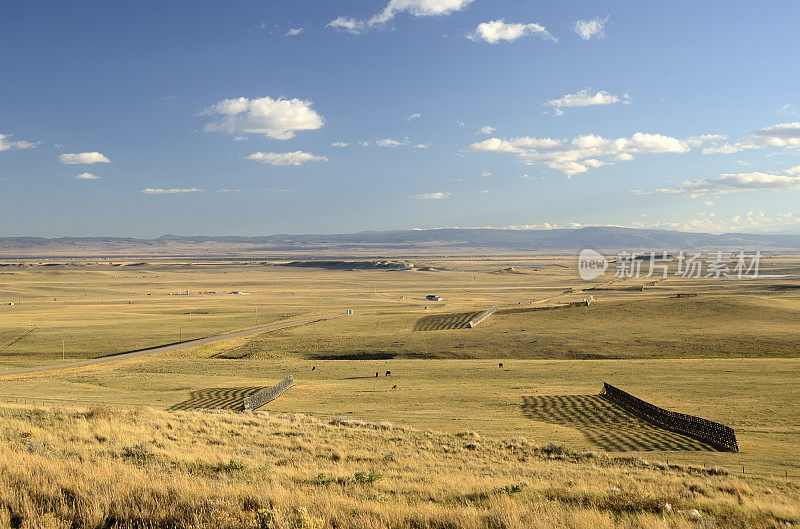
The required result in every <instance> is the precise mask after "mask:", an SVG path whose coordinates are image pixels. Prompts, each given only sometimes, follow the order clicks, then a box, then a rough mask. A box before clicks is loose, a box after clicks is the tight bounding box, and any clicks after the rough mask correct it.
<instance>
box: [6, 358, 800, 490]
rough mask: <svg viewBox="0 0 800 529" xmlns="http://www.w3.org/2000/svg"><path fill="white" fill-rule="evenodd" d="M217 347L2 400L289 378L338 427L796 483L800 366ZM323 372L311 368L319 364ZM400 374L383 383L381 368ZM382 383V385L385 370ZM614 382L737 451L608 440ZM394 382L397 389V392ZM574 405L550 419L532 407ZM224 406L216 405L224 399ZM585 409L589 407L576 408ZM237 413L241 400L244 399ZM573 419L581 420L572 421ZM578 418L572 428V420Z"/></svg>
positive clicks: (178, 397)
mask: <svg viewBox="0 0 800 529" xmlns="http://www.w3.org/2000/svg"><path fill="white" fill-rule="evenodd" d="M215 350H216V347H215V346H208V347H207V348H205V350H204V349H203V348H195V349H190V350H185V351H181V352H175V353H168V354H167V355H165V356H159V357H154V358H150V359H147V358H139V359H135V360H131V361H126V362H125V363H123V364H120V365H119V366H116V367H114V366H112V365H106V366H104V367H102V368H101V367H96V368H92V369H90V370H87V369H82V370H74V371H73V372H59V373H58V374H54V375H50V376H44V375H38V376H35V377H33V376H29V377H25V378H22V377H17V378H14V379H9V378H8V377H7V378H6V379H5V380H3V384H2V387H0V400H6V401H12V402H18V403H20V404H25V403H27V404H29V405H30V404H33V403H36V404H69V403H73V402H74V403H80V404H83V405H92V404H104V403H113V404H117V405H126V406H153V407H156V408H161V409H167V408H171V407H173V406H176V405H181V404H185V403H186V401H188V400H191V399H193V398H194V397H198V396H200V397H206V398H207V399H208V398H209V397H210V399H208V400H206V399H204V400H205V405H208V406H215V405H216V406H219V407H222V408H226V407H227V408H231V407H235V405H234V400H233V399H232V397H238V398H239V399H241V397H243V396H244V394H245V393H246V392H247V391H254V390H255V389H256V388H262V387H265V386H270V385H272V384H275V383H276V382H278V381H279V380H280V379H282V378H283V377H285V376H287V375H290V374H291V375H293V376H294V378H295V384H296V385H295V387H293V388H291V389H290V390H289V391H288V392H287V393H285V394H284V395H283V396H282V397H280V398H279V399H277V400H275V401H273V402H271V403H270V404H268V405H267V406H265V407H264V409H265V410H268V411H275V412H286V413H303V414H309V415H315V416H318V417H322V418H326V419H332V418H336V417H339V416H345V417H353V418H360V419H365V420H370V421H378V422H379V421H384V420H386V421H390V422H395V423H398V424H405V425H411V426H414V427H417V428H424V429H432V430H436V431H440V432H445V433H454V432H458V431H461V430H473V431H475V432H478V433H479V434H481V435H484V436H487V437H491V438H496V437H515V436H519V435H522V436H525V437H528V438H529V439H531V440H534V441H536V442H538V443H549V442H560V443H564V444H565V445H566V446H570V447H574V448H578V449H586V450H607V451H609V452H612V453H619V454H623V453H624V454H634V455H639V456H642V457H646V458H648V459H658V460H662V461H663V460H665V459H669V460H670V461H676V462H683V463H691V464H698V465H702V464H707V465H722V466H726V467H729V468H731V469H736V468H738V469H739V471H741V466H742V465H744V466H745V471H746V472H747V473H759V474H769V475H771V476H783V475H784V474H786V473H787V472H788V473H789V475H790V476H793V477H794V478H795V479H797V480H799V481H800V455H798V453H797V450H796V449H795V448H796V446H797V444H798V443H800V428H799V427H798V425H800V406H797V402H798V400H800V387H798V384H797V380H799V379H800V360H798V359H735V360H727V361H719V360H692V359H689V360H567V361H564V360H515V359H511V360H509V359H504V360H503V364H504V365H503V368H502V369H501V368H499V367H498V361H496V360H465V359H458V360H407V359H392V360H328V361H317V360H313V361H309V360H297V359H291V358H289V359H264V360H244V361H242V360H225V359H218V358H211V357H210V355H212V354H214V351H215ZM314 366H315V367H316V370H314V371H312V370H311V368H312V367H314ZM387 370H390V371H391V372H392V374H391V376H389V377H386V376H385V374H384V373H385V371H387ZM376 372H378V373H379V374H380V376H379V377H377V378H376V377H375V373H376ZM604 381H608V382H612V383H614V384H616V385H617V386H619V387H621V388H623V389H626V390H629V391H630V392H631V393H633V394H634V395H637V396H640V397H642V398H645V399H647V400H649V401H650V402H653V403H655V404H658V405H660V406H663V407H666V408H668V409H673V410H676V411H681V412H684V413H691V414H695V415H699V416H701V417H706V418H709V419H712V420H715V421H718V422H722V423H724V424H727V425H729V426H731V427H733V428H734V429H735V430H736V432H737V436H738V439H739V445H740V447H741V452H740V453H738V454H734V453H723V452H715V451H707V450H697V449H695V448H692V449H690V450H685V449H684V448H683V447H682V446H680V445H679V444H670V443H668V442H664V440H666V439H668V438H669V437H670V436H669V434H668V432H662V434H663V435H662V436H661V437H658V438H654V437H653V435H652V431H651V430H650V429H647V431H644V430H642V431H639V432H636V433H634V434H630V432H628V434H629V435H628V436H629V437H630V436H631V435H634V436H636V435H638V436H640V441H639V442H637V443H627V444H622V445H620V443H615V442H611V441H613V439H614V437H615V436H617V437H619V436H622V435H625V432H619V431H617V430H618V424H616V423H615V422H610V423H602V422H601V423H598V424H589V425H587V424H585V422H586V421H585V418H584V419H582V418H581V415H585V413H592V409H593V407H594V409H595V411H596V412H599V411H601V410H599V409H597V402H596V400H595V399H591V398H587V396H592V395H597V393H598V392H599V391H600V389H601V387H602V383H603V382H604ZM395 384H396V385H397V386H398V388H397V389H396V390H392V386H394V385H395ZM560 396H568V397H569V398H568V399H566V401H565V402H560V403H558V402H555V400H553V401H552V402H553V404H551V408H553V409H551V410H549V414H551V415H553V417H546V416H542V414H541V410H536V409H535V408H534V407H532V406H531V400H532V399H538V398H544V399H554V398H555V397H560ZM215 399H216V400H215ZM580 400H584V401H587V402H585V405H583V406H579V405H578V404H575V402H577V401H580ZM238 404H239V405H241V400H239V401H238ZM573 412H575V413H573ZM568 415H571V416H574V417H573V419H571V420H570V419H568V418H567V416H568Z"/></svg>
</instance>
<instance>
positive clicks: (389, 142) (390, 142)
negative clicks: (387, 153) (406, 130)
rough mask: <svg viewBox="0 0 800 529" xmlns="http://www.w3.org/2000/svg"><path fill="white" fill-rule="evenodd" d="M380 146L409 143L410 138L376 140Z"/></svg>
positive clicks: (376, 143)
mask: <svg viewBox="0 0 800 529" xmlns="http://www.w3.org/2000/svg"><path fill="white" fill-rule="evenodd" d="M375 145H377V146H378V147H399V146H401V145H408V138H406V139H405V140H403V141H398V140H393V139H392V138H385V139H382V140H377V141H375Z"/></svg>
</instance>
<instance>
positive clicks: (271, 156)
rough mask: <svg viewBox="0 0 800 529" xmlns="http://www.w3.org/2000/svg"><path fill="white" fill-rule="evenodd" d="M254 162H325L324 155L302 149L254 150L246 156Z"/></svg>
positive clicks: (272, 163)
mask: <svg viewBox="0 0 800 529" xmlns="http://www.w3.org/2000/svg"><path fill="white" fill-rule="evenodd" d="M247 159H248V160H253V161H254V162H261V163H266V164H269V165H294V166H298V165H303V164H304V163H308V162H327V161H328V158H326V157H325V156H317V155H315V154H311V153H308V152H303V151H294V152H254V153H253V154H251V155H250V156H248V157H247Z"/></svg>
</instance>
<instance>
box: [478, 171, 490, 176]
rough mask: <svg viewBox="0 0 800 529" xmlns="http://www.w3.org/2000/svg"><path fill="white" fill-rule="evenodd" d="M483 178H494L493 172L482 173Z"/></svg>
mask: <svg viewBox="0 0 800 529" xmlns="http://www.w3.org/2000/svg"><path fill="white" fill-rule="evenodd" d="M481 176H483V177H489V176H492V173H491V172H489V171H484V172H482V173H481Z"/></svg>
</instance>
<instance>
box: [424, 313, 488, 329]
mask: <svg viewBox="0 0 800 529" xmlns="http://www.w3.org/2000/svg"><path fill="white" fill-rule="evenodd" d="M480 314H481V312H459V313H456V314H432V315H430V316H424V317H422V318H420V319H418V320H417V323H415V324H414V330H415V331H441V330H444V329H468V328H469V321H470V320H471V319H473V318H475V317H477V316H479V315H480Z"/></svg>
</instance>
